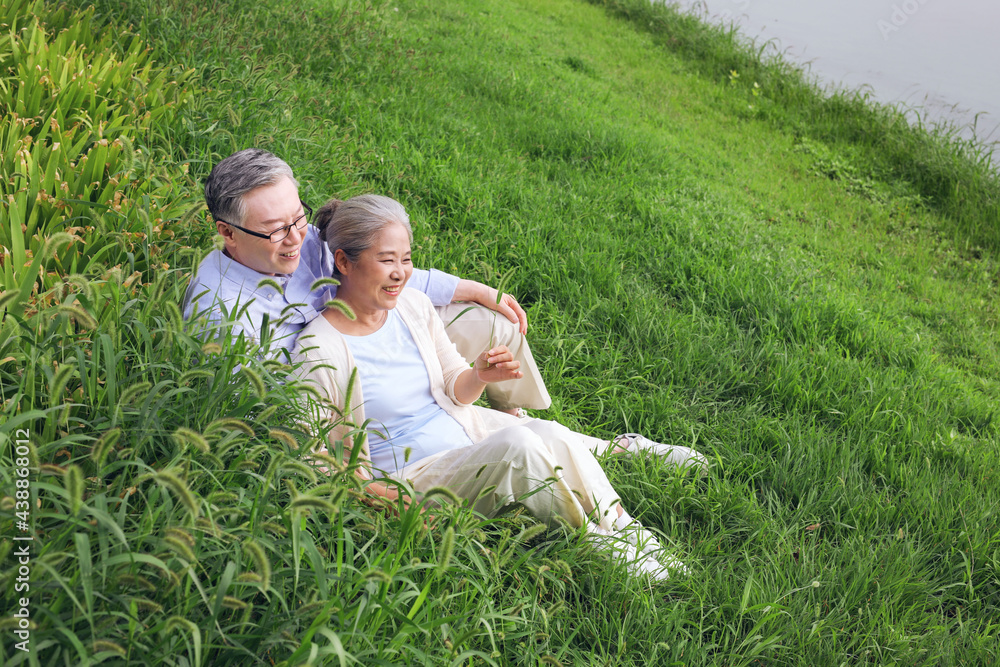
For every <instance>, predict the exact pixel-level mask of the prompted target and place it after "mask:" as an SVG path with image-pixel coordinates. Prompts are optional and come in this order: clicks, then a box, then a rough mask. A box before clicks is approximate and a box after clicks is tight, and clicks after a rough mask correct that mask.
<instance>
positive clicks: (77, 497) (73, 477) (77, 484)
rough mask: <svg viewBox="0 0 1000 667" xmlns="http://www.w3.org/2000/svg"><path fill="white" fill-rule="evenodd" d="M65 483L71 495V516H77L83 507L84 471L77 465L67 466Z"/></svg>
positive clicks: (64, 477)
mask: <svg viewBox="0 0 1000 667" xmlns="http://www.w3.org/2000/svg"><path fill="white" fill-rule="evenodd" d="M63 483H64V484H65V485H66V492H67V494H68V495H69V507H70V514H72V515H73V516H76V515H77V514H79V512H80V508H81V507H82V506H83V490H84V482H83V471H82V470H81V469H80V466H78V465H77V464H75V463H70V464H69V465H68V466H66V474H65V475H64V476H63Z"/></svg>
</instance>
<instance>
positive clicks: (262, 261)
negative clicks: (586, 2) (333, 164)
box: [183, 148, 550, 414]
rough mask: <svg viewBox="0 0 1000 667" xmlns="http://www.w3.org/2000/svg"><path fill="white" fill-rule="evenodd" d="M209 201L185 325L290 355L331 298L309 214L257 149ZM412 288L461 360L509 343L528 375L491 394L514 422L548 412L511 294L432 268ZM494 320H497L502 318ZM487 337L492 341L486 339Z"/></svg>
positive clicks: (278, 162)
mask: <svg viewBox="0 0 1000 667" xmlns="http://www.w3.org/2000/svg"><path fill="white" fill-rule="evenodd" d="M205 203H206V204H207V205H208V210H209V212H210V213H211V214H212V218H213V219H214V220H215V226H216V229H217V230H218V232H219V236H221V237H222V246H223V247H222V250H215V251H212V252H211V253H209V254H208V256H207V257H206V258H205V259H204V260H202V262H201V264H200V265H199V266H198V272H197V273H196V274H195V276H194V278H192V279H191V283H190V285H189V286H188V289H187V293H186V295H185V297H184V306H183V308H184V317H185V318H189V319H190V318H192V317H198V316H204V317H207V319H208V320H209V321H210V322H211V323H213V324H219V323H222V322H232V323H233V332H234V333H238V332H240V331H243V332H244V333H245V334H246V335H248V336H250V337H252V338H253V339H254V340H256V341H258V342H260V344H261V345H262V347H264V348H265V349H267V350H270V351H272V352H273V353H277V354H280V353H281V351H282V350H283V349H284V350H288V351H290V350H291V349H292V348H293V347H294V344H295V340H296V338H297V337H298V334H299V332H300V331H301V330H302V329H303V327H305V325H306V324H308V323H309V322H310V321H312V319H313V318H315V317H316V316H317V315H319V313H320V312H321V311H322V310H323V309H324V307H325V304H326V303H327V302H328V301H330V300H332V299H333V297H334V295H335V294H336V289H337V288H336V286H335V285H334V284H332V282H331V281H323V280H322V279H324V278H329V277H330V276H331V275H332V273H333V256H332V254H331V253H330V251H329V249H328V248H327V245H326V243H325V242H324V241H323V239H321V238H320V233H319V231H318V230H317V229H316V228H315V227H314V226H313V225H311V224H309V214H310V213H311V212H312V211H311V209H310V208H309V207H308V206H307V205H306V204H305V203H304V202H302V201H301V200H300V199H299V189H298V182H297V181H296V180H295V177H294V175H293V174H292V170H291V168H290V167H289V166H288V164H286V163H285V161H284V160H282V159H280V158H278V157H277V156H275V155H273V154H271V153H269V152H267V151H264V150H260V149H257V148H248V149H246V150H242V151H239V152H238V153H234V154H233V155H230V156H229V157H227V158H226V159H224V160H222V161H221V162H219V163H218V164H217V165H215V168H214V169H212V173H211V174H210V175H209V177H208V180H207V181H206V182H205ZM409 288H410V289H417V290H420V291H421V292H424V293H425V294H427V295H428V296H429V297H430V298H431V301H432V302H433V303H434V305H435V306H436V307H437V311H438V314H439V315H440V317H441V319H443V320H444V322H445V325H448V334H449V336H450V337H451V339H452V340H453V341H454V342H455V344H456V346H457V347H458V349H459V352H460V353H462V355H463V356H465V358H466V359H475V357H476V356H477V355H478V354H479V353H480V352H482V351H483V349H485V348H487V347H490V346H492V345H495V344H504V345H507V347H509V348H510V349H511V351H512V352H513V353H514V355H515V358H516V359H517V360H518V361H520V362H521V370H522V371H523V372H524V377H523V378H522V379H520V380H509V381H507V382H502V383H497V384H496V385H492V386H491V390H489V391H488V393H487V398H488V400H489V401H490V404H491V405H492V406H493V407H494V408H496V409H499V410H504V411H507V412H511V413H514V414H517V413H519V412H521V410H522V409H524V408H528V409H545V408H547V407H549V404H550V399H549V394H548V391H547V390H546V389H545V383H544V382H543V381H542V377H541V375H540V374H539V372H538V368H537V366H536V365H535V361H534V359H533V358H532V356H531V350H530V349H529V347H528V343H527V341H526V340H525V337H524V334H525V332H526V331H527V326H528V322H527V317H526V315H525V313H524V310H523V309H522V308H521V306H520V305H519V304H518V303H517V301H516V300H515V299H514V298H513V297H512V296H510V295H509V294H504V295H502V296H500V297H499V299H498V295H497V291H496V290H495V289H493V288H491V287H487V286H486V285H483V284H482V283H478V282H475V281H472V280H463V279H459V278H456V277H455V276H452V275H449V274H447V273H443V272H441V271H437V270H434V269H431V270H428V271H425V270H414V272H413V278H412V280H411V281H410V287H409ZM498 315H499V316H498ZM491 336H492V337H493V339H494V340H493V341H491V340H490V337H491Z"/></svg>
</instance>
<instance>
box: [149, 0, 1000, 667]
mask: <svg viewBox="0 0 1000 667" xmlns="http://www.w3.org/2000/svg"><path fill="white" fill-rule="evenodd" d="M177 5H178V8H177V9H175V11H173V12H167V13H165V14H163V15H161V16H159V17H158V16H157V15H156V14H155V10H147V9H145V8H146V7H148V6H149V5H146V4H143V6H142V7H141V8H139V9H137V10H136V11H137V12H139V13H141V12H145V11H149V12H150V14H149V16H148V17H147V18H148V19H150V20H151V24H152V25H154V27H155V26H159V27H158V28H157V29H155V30H153V31H152V32H151V34H153V35H154V36H156V35H158V37H157V38H158V39H160V40H161V43H162V46H164V47H165V48H163V51H162V52H163V53H172V54H174V55H175V57H177V58H179V59H182V60H184V61H185V62H187V63H188V64H190V65H198V64H200V63H201V62H203V61H206V60H207V61H209V62H214V63H217V64H218V65H220V66H221V70H219V71H216V72H214V73H213V72H206V73H205V74H204V75H203V81H204V82H205V83H206V85H207V87H208V88H209V89H210V90H220V91H222V94H221V95H220V96H218V97H212V96H211V95H210V94H209V93H206V94H205V99H206V100H208V99H209V98H211V101H210V103H209V102H206V103H205V104H204V106H203V107H202V108H200V109H196V112H197V113H200V114H202V116H203V118H202V119H200V120H199V123H198V124H197V125H196V126H195V128H194V130H192V129H188V130H182V129H177V137H178V140H177V141H178V151H186V152H187V155H186V156H184V157H186V161H190V163H191V165H192V171H193V173H195V175H196V176H197V175H198V174H201V175H204V173H207V169H208V167H209V166H210V164H211V163H213V162H214V161H216V160H217V159H218V158H219V157H220V156H221V155H224V154H226V153H227V152H229V151H230V150H232V149H234V148H237V147H242V146H245V145H249V144H252V143H256V144H259V145H263V146H265V147H269V148H271V149H272V150H275V151H276V152H278V153H280V154H282V155H283V156H285V157H286V159H288V161H289V162H290V163H291V164H292V165H293V166H294V167H295V169H296V173H297V175H298V177H299V179H300V181H302V182H303V184H304V191H305V192H306V193H307V195H308V198H309V200H310V201H314V202H318V201H319V200H321V199H322V198H324V197H325V196H329V195H332V194H337V195H338V196H347V195H351V194H356V193H359V192H364V191H372V190H374V191H380V192H384V193H388V194H392V195H395V196H396V197H398V198H400V199H401V200H402V201H403V203H404V204H405V205H406V206H407V207H408V209H409V210H410V213H411V216H412V217H413V219H414V222H415V227H416V232H417V236H418V240H417V244H418V247H419V248H420V251H419V254H418V261H419V262H420V263H423V264H425V265H434V266H437V267H440V268H444V269H448V270H453V271H455V272H457V273H460V274H461V275H464V276H468V277H476V278H480V279H483V280H487V281H489V282H493V283H497V282H500V281H506V282H507V285H508V287H509V289H510V290H511V291H512V292H513V293H515V294H516V295H518V296H519V297H520V298H522V300H523V302H524V303H525V304H526V306H528V307H529V315H530V317H531V321H532V327H533V329H532V341H533V346H534V350H535V352H536V357H537V358H538V360H539V362H540V364H541V366H542V368H543V372H544V373H545V375H546V378H547V380H548V382H549V387H550V391H551V392H552V394H553V396H554V400H555V404H554V406H553V409H552V410H551V411H550V415H551V416H552V417H553V418H556V419H559V420H560V421H563V422H564V423H567V424H570V425H573V426H576V427H578V428H581V429H585V430H588V431H589V432H593V433H595V434H605V435H610V434H612V433H614V432H617V431H622V430H642V431H644V432H646V433H648V434H649V435H650V436H652V437H655V438H657V439H662V440H667V441H681V442H685V443H694V444H695V446H697V447H699V448H700V449H702V450H704V451H707V452H711V453H712V454H713V455H714V456H715V457H716V458H717V460H718V463H719V466H718V469H717V470H716V472H714V473H713V474H712V475H710V476H709V477H708V478H707V479H705V480H693V479H690V478H684V477H675V476H673V475H672V474H671V473H670V471H669V470H665V469H663V468H661V467H660V466H658V465H656V464H654V463H653V462H633V461H609V462H608V464H607V467H608V470H609V473H610V474H611V475H612V476H613V479H614V481H615V482H616V484H617V485H618V488H620V490H621V492H622V494H623V497H624V498H625V499H626V501H627V502H628V504H629V506H630V507H634V508H636V509H637V512H636V513H637V514H639V515H641V517H642V519H643V520H644V521H645V522H647V523H649V524H650V525H653V526H655V527H656V528H659V529H661V530H663V531H664V532H665V533H666V534H667V535H668V536H669V537H670V539H671V540H672V541H674V542H675V543H676V548H677V551H678V553H679V554H681V555H682V557H683V558H685V560H687V561H688V562H690V563H692V564H693V565H694V566H695V569H696V573H695V575H693V576H692V577H691V578H690V579H687V580H679V581H676V582H671V583H669V584H668V585H667V586H664V587H662V588H660V589H658V590H654V591H651V592H649V591H644V590H642V588H641V587H640V586H638V585H637V584H635V583H634V582H627V581H625V580H624V579H623V577H622V576H621V573H620V572H614V571H611V570H607V569H604V570H600V569H596V568H599V567H600V565H599V564H600V561H596V562H592V561H591V560H590V557H589V556H587V554H585V553H582V552H580V551H579V550H577V549H576V548H575V547H574V546H573V545H571V544H569V545H567V544H565V543H563V542H561V541H560V540H559V539H558V538H554V541H553V542H552V543H548V542H547V543H545V544H544V545H542V549H543V550H542V554H540V555H538V556H535V557H533V559H535V563H534V565H535V566H537V564H538V562H537V559H539V558H541V556H542V555H544V556H545V557H549V558H553V559H555V558H562V559H564V560H567V561H569V562H570V563H572V564H573V574H572V580H571V581H570V580H568V579H566V578H565V577H560V579H561V582H560V583H559V584H558V585H557V584H554V583H551V582H550V583H549V584H545V583H544V581H545V580H544V579H543V578H542V574H541V572H540V571H539V570H536V569H531V568H527V567H525V568H524V569H521V570H518V571H516V572H515V573H514V575H513V581H512V580H510V579H506V578H505V576H504V575H503V574H496V575H493V576H492V577H490V576H487V575H485V574H484V573H483V572H482V570H479V571H474V568H475V567H476V564H477V561H476V560H475V558H474V550H473V549H471V548H470V549H467V550H466V551H464V552H463V551H461V550H459V551H458V555H456V565H455V566H454V567H455V568H457V569H458V570H462V568H465V569H464V571H463V572H464V574H465V576H466V577H474V578H484V579H485V580H486V583H485V584H484V586H483V591H484V592H483V594H482V596H481V597H482V598H484V599H478V598H477V596H476V595H475V594H474V593H470V592H469V589H468V587H466V588H465V589H463V588H462V586H463V581H459V582H458V583H456V584H455V589H454V591H451V592H446V593H442V594H441V598H442V600H441V601H439V604H440V605H441V607H440V608H441V610H442V611H441V613H451V614H454V615H455V618H456V619H460V618H466V617H467V618H471V619H475V618H476V615H477V614H479V613H484V612H483V610H488V609H493V608H494V606H492V605H494V604H495V607H496V608H498V609H504V608H507V607H506V606H505V605H506V604H507V603H512V602H514V601H517V600H518V596H525V595H528V596H532V597H534V598H535V599H534V601H533V602H534V603H535V604H537V606H533V607H530V610H531V611H530V614H528V615H529V616H530V617H531V620H530V622H529V623H528V624H527V626H523V625H517V624H515V626H514V627H516V628H517V631H516V632H515V631H514V630H513V629H512V630H510V635H509V636H508V637H505V636H504V635H503V634H502V633H498V634H497V635H496V636H495V637H493V638H487V637H485V636H483V635H478V636H476V635H473V636H471V637H470V638H468V639H466V640H464V641H461V640H459V639H458V638H457V637H459V636H460V635H461V631H465V630H464V629H469V631H470V632H472V631H474V630H475V628H477V627H478V626H477V624H476V623H474V622H473V623H471V624H470V625H464V624H463V623H461V622H459V621H458V620H454V621H452V622H451V623H450V624H449V625H445V626H443V629H438V628H436V629H435V630H434V631H432V632H430V633H427V634H414V635H413V636H412V641H413V643H415V644H416V645H418V646H420V647H421V648H422V649H424V650H427V651H428V654H429V655H435V656H440V655H441V654H446V653H448V652H449V651H446V650H445V648H444V647H445V646H447V645H448V643H449V642H452V641H456V642H457V644H456V645H455V649H454V651H453V652H451V654H452V655H453V656H454V655H457V654H458V653H459V652H460V651H461V650H464V649H467V648H474V649H482V650H485V651H486V653H489V652H490V650H491V648H492V646H493V642H496V646H498V647H499V651H500V655H499V656H498V659H499V660H500V661H501V662H504V663H509V664H519V663H524V664H533V663H534V662H535V661H537V660H538V659H539V658H540V657H542V656H546V655H550V656H556V657H557V658H558V659H559V660H562V661H563V662H567V663H572V662H578V663H581V664H588V663H589V662H590V661H591V660H597V661H601V662H607V663H610V664H648V663H649V661H653V662H654V663H662V664H670V663H671V662H679V663H684V664H712V663H716V664H752V660H753V659H754V658H760V659H762V661H763V662H765V663H767V664H800V663H801V662H813V663H816V664H824V665H825V664H839V663H841V662H842V661H848V662H852V663H869V664H885V663H887V662H893V661H897V662H899V663H901V664H920V663H927V664H937V663H942V664H958V663H960V662H962V663H965V664H989V663H991V662H993V661H995V659H996V657H997V653H998V643H997V638H996V627H995V626H994V624H993V620H992V619H994V618H995V617H996V616H997V614H998V612H1000V609H998V607H1000V600H998V598H1000V583H998V568H1000V560H998V558H1000V557H998V548H1000V528H998V522H997V519H996V515H995V512H996V508H997V505H998V502H1000V495H998V491H997V476H996V463H997V454H998V447H997V445H998V440H997V430H996V425H995V424H994V422H993V411H994V409H995V405H996V402H997V399H998V395H1000V387H998V385H997V381H996V379H995V378H996V377H997V376H998V375H997V370H998V368H997V365H998V363H997V362H998V358H997V340H996V336H995V328H996V323H997V314H996V310H995V303H994V301H995V299H994V298H993V297H994V296H995V292H996V284H995V281H996V278H997V268H996V263H995V261H996V260H995V259H994V258H993V256H992V254H991V253H984V252H981V251H973V250H966V249H964V244H956V243H955V242H953V241H952V240H951V238H950V236H949V235H948V233H947V232H946V231H943V230H947V229H948V225H947V224H946V223H945V222H944V221H943V220H942V219H940V218H938V217H936V214H934V213H932V212H930V211H928V210H926V209H924V208H922V207H919V206H915V205H914V203H913V198H912V193H911V192H910V191H909V190H908V189H907V186H906V185H905V184H900V183H890V184H886V183H880V182H878V181H877V179H876V180H872V179H871V178H869V177H868V175H869V174H870V173H877V170H873V169H871V168H870V166H871V165H869V164H868V163H867V162H866V161H865V159H864V158H863V157H861V156H859V155H860V154H856V153H853V152H851V151H850V150H849V148H844V147H843V146H841V145H837V146H824V145H823V144H821V143H819V142H818V141H817V140H803V139H801V138H800V137H801V135H800V134H796V133H795V132H794V131H793V130H792V129H790V128H786V129H782V128H781V127H780V126H778V125H776V124H775V123H774V122H773V121H768V120H767V119H765V118H760V117H758V116H760V115H761V114H760V113H759V109H760V108H761V107H760V106H758V111H755V110H754V109H751V108H750V107H749V105H751V104H753V105H766V97H767V95H768V92H769V91H768V90H767V89H766V88H765V89H764V90H763V93H762V97H763V98H765V99H758V98H755V97H753V96H752V95H751V94H750V93H749V92H748V89H747V88H746V87H740V86H733V85H729V84H728V83H727V81H726V78H725V77H726V74H725V73H722V75H721V83H720V82H719V80H720V77H705V76H703V75H702V74H699V72H700V71H701V67H700V66H699V65H698V64H696V63H689V62H685V61H684V60H683V59H681V58H680V57H678V56H676V55H672V54H671V52H670V51H669V50H668V49H665V48H664V46H663V45H662V44H659V43H657V41H656V39H655V38H654V37H652V36H651V35H649V34H646V33H645V32H640V31H636V30H635V29H634V28H633V27H632V26H630V25H629V24H627V23H625V22H623V21H620V20H618V19H614V18H612V17H609V16H608V15H607V14H605V13H604V12H603V11H602V10H601V9H599V8H596V7H593V6H591V5H589V4H585V3H580V2H573V1H571V0H537V1H531V2H529V1H528V0H509V1H507V2H503V3H497V2H473V1H468V2H451V1H440V0H439V1H435V2H430V1H424V0H408V1H406V2H399V3H393V4H392V5H391V6H386V7H385V8H384V12H383V13H384V15H385V21H386V22H387V28H386V34H385V35H384V36H382V37H377V36H373V37H371V38H370V39H369V38H368V37H366V36H365V35H364V34H359V35H351V36H349V38H344V40H343V41H338V36H337V35H330V34H327V33H323V32H322V31H321V30H317V25H319V24H320V22H319V19H317V18H316V17H317V16H319V17H322V16H323V15H324V14H326V13H330V10H328V9H326V8H324V5H323V3H298V4H297V5H296V7H295V8H294V9H292V8H290V7H287V6H283V5H278V6H277V7H275V8H273V9H260V8H256V9H254V10H252V11H251V10H246V12H245V14H241V13H240V12H235V11H228V12H227V11H223V12H222V13H221V14H220V16H219V17H216V16H212V15H211V14H199V13H198V12H195V11H193V10H192V7H191V6H188V5H184V3H181V2H178V3H177ZM397 7H398V11H395V9H396V8H397ZM230 9H234V8H230ZM199 11H200V10H199ZM334 13H335V12H334ZM164 17H167V18H164ZM174 17H188V18H187V19H181V18H174ZM221 17H226V18H224V19H223V18H221ZM307 18H308V20H307ZM184 20H189V21H191V22H192V23H193V24H197V22H198V21H199V20H200V21H202V24H201V25H199V26H197V27H200V28H205V29H207V30H210V29H211V27H212V26H213V25H215V26H220V27H218V28H217V29H219V30H221V31H222V34H225V35H227V36H229V37H231V38H232V39H233V43H226V42H223V41H221V40H216V41H213V39H212V38H211V33H210V32H208V33H203V32H199V31H197V30H194V29H192V26H191V25H188V26H185V25H184V24H183V21H184ZM241 22H242V23H241ZM234 24H239V25H234ZM178 26H179V27H180V29H178ZM249 27H252V28H253V29H251V30H244V29H245V28H249ZM192 35H197V36H198V37H191V36H192ZM317 35H319V37H317ZM278 49H281V50H283V51H285V55H278V54H277V50H278ZM328 51H331V52H334V51H335V52H336V53H338V54H340V55H339V56H338V57H343V58H350V59H353V63H354V64H353V66H351V67H350V68H348V69H346V70H345V69H343V68H341V67H332V66H331V63H330V62H328V61H327V53H328ZM247 52H250V53H251V54H253V55H251V56H247V55H246V53H247ZM330 58H333V56H330ZM290 61H291V62H295V63H298V64H299V69H298V71H297V73H296V75H295V76H287V73H288V71H289V68H290V65H289V62H290ZM338 62H339V61H338ZM254 67H255V68H256V69H253V68H254ZM248 72H250V74H248ZM331 73H334V75H331ZM220 103H223V104H221V105H220ZM213 105H220V106H213ZM213 123H217V124H215V125H213ZM196 130H197V131H196ZM198 132H200V134H199V133H198ZM829 174H834V175H836V176H837V177H838V178H835V179H834V178H830V176H829ZM959 246H960V247H961V249H960V247H959ZM975 255H980V256H978V257H977V256H975ZM396 527H397V526H396V524H395V523H394V522H393V521H392V520H389V522H388V529H389V530H392V529H395V528H396ZM463 539H465V538H463V537H461V536H460V540H463ZM388 544H389V546H387V547H386V548H392V547H391V542H389V543H388ZM469 554H472V555H471V556H470V555H469ZM422 558H424V560H426V561H428V562H433V561H434V559H435V556H434V553H433V551H431V552H428V553H426V554H424V555H423V556H422ZM547 562H548V561H547ZM557 569H558V568H557ZM526 572H527V573H530V576H529V575H528V574H525V573H526ZM550 574H551V573H550ZM455 576H456V577H457V576H458V574H457V573H456V575H455ZM522 579H523V581H522ZM514 581H516V582H517V583H516V585H515V584H514ZM508 587H509V590H508ZM459 591H461V593H459ZM489 598H492V600H490V599H489ZM390 599H391V598H390ZM543 610H546V611H543ZM491 622H494V621H491ZM385 623H387V624H388V623H389V620H388V618H386V620H385ZM402 626H405V624H402ZM449 627H451V628H452V630H453V632H452V633H451V634H449V631H448V628H449ZM456 627H457V628H461V629H462V630H461V631H454V629H455V628H456ZM498 627H499V625H498ZM525 628H526V629H525ZM341 630H343V629H341ZM480 631H481V628H480ZM345 636H346V632H345ZM317 641H320V640H319V638H317ZM348 646H349V650H351V651H358V650H361V649H362V648H364V644H363V642H362V643H360V644H359V643H354V644H349V645H348ZM449 650H450V647H449ZM404 655H405V654H404ZM414 655H416V654H414ZM593 656H596V658H594V657H593ZM414 659H415V660H416V659H417V658H414Z"/></svg>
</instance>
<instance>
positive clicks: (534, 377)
mask: <svg viewBox="0 0 1000 667" xmlns="http://www.w3.org/2000/svg"><path fill="white" fill-rule="evenodd" d="M436 310H437V312H438V315H439V316H440V317H441V320H442V321H444V325H445V331H446V332H447V333H448V337H449V338H451V340H452V342H453V343H455V347H457V348H458V352H459V354H461V355H462V356H463V357H465V359H466V361H468V362H469V363H470V364H471V363H472V362H473V361H475V359H476V357H478V356H479V355H480V354H482V353H483V352H485V351H486V350H488V349H490V348H491V347H493V346H494V345H501V344H503V345H506V346H507V347H508V348H510V351H511V353H512V354H513V355H514V358H515V359H517V360H518V361H520V362H521V371H522V372H523V373H524V377H522V378H521V379H520V380H507V381H505V382H494V383H490V384H488V385H486V398H487V400H488V401H489V402H490V405H491V406H492V407H493V408H495V409H497V410H508V409H510V408H526V409H529V410H544V409H546V408H548V407H549V405H551V404H552V399H551V398H549V392H548V390H547V389H546V388H545V381H544V380H542V375H541V373H539V372H538V366H537V365H536V364H535V358H534V357H533V356H531V349H530V348H529V347H528V341H527V339H526V338H525V337H524V336H523V335H521V332H520V331H519V330H518V327H517V325H516V324H514V323H513V322H511V321H510V320H508V319H507V318H506V317H504V316H503V315H501V314H499V313H497V312H494V311H492V310H490V309H489V308H486V307H485V306H479V305H476V304H471V303H452V304H448V305H447V306H439V307H438V308H437V309H436ZM463 311H467V312H463ZM456 318H457V319H456ZM452 320H454V322H452ZM449 325H450V326H449ZM491 334H492V340H491Z"/></svg>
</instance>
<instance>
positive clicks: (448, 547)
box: [434, 526, 455, 578]
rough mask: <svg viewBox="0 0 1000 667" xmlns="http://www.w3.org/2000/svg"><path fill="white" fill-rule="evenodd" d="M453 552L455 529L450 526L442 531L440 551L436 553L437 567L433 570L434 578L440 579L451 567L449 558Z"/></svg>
mask: <svg viewBox="0 0 1000 667" xmlns="http://www.w3.org/2000/svg"><path fill="white" fill-rule="evenodd" d="M454 552H455V529H454V528H453V527H452V526H448V528H447V529H446V530H445V531H444V535H443V536H442V537H441V551H440V552H439V553H438V562H437V567H436V568H434V576H435V578H436V577H440V576H441V575H442V574H444V572H445V571H446V570H447V569H448V566H449V565H451V557H452V555H453V554H454Z"/></svg>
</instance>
